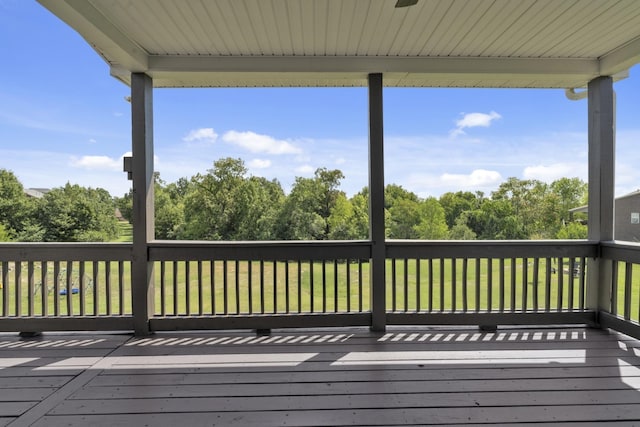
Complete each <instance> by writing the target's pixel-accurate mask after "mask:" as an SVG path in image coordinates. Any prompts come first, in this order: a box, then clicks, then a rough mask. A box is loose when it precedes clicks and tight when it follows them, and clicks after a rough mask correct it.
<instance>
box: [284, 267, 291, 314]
mask: <svg viewBox="0 0 640 427" xmlns="http://www.w3.org/2000/svg"><path fill="white" fill-rule="evenodd" d="M289 292H290V291H289V260H285V261H284V301H285V303H284V305H285V313H287V314H289V313H291V305H290V303H289V299H290V295H289Z"/></svg>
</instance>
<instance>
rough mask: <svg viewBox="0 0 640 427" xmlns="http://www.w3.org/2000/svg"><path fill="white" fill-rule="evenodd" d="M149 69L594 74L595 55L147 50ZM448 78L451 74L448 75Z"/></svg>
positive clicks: (535, 75) (274, 71)
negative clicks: (208, 53) (214, 53)
mask: <svg viewBox="0 0 640 427" xmlns="http://www.w3.org/2000/svg"><path fill="white" fill-rule="evenodd" d="M148 71H149V72H150V73H155V72H187V73H188V72H237V73H249V72H253V73H363V74H369V73H415V74H442V75H450V76H451V75H455V76H465V75H468V76H471V77H470V78H477V76H484V77H486V76H496V79H498V78H503V77H502V76H519V75H522V76H531V77H538V78H540V77H544V76H547V75H551V76H553V75H555V76H565V77H566V76H576V77H581V78H585V77H590V78H594V77H597V76H598V75H599V74H598V73H599V71H600V66H599V63H598V61H597V60H593V59H558V58H552V59H544V58H426V57H398V56H393V57H391V56H201V55H199V56H186V55H151V56H150V57H149V69H148ZM450 79H451V77H450Z"/></svg>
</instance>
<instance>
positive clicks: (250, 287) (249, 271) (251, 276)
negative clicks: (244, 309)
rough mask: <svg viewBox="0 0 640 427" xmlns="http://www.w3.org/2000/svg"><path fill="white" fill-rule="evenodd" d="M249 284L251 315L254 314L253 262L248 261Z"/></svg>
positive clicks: (248, 295) (248, 293)
mask: <svg viewBox="0 0 640 427" xmlns="http://www.w3.org/2000/svg"><path fill="white" fill-rule="evenodd" d="M247 282H248V283H247V298H248V299H249V301H248V303H249V314H253V261H247Z"/></svg>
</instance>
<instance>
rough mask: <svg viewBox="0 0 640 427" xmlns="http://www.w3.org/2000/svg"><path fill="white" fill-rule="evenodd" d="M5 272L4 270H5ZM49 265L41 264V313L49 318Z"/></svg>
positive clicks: (44, 262) (45, 262)
mask: <svg viewBox="0 0 640 427" xmlns="http://www.w3.org/2000/svg"><path fill="white" fill-rule="evenodd" d="M3 271H4V270H3ZM48 274H49V263H48V262H47V261H43V262H42V264H40V312H41V314H42V316H45V317H46V316H47V314H48V312H49V277H48Z"/></svg>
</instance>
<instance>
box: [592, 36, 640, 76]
mask: <svg viewBox="0 0 640 427" xmlns="http://www.w3.org/2000/svg"><path fill="white" fill-rule="evenodd" d="M639 62H640V37H638V38H636V39H635V40H633V41H631V42H629V43H627V44H626V45H624V46H623V47H621V48H619V49H617V50H614V51H613V52H611V53H609V54H607V55H605V56H603V57H602V58H600V75H602V76H612V75H614V74H617V73H619V72H621V71H625V70H628V69H629V68H631V67H632V66H634V65H635V64H637V63H639Z"/></svg>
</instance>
